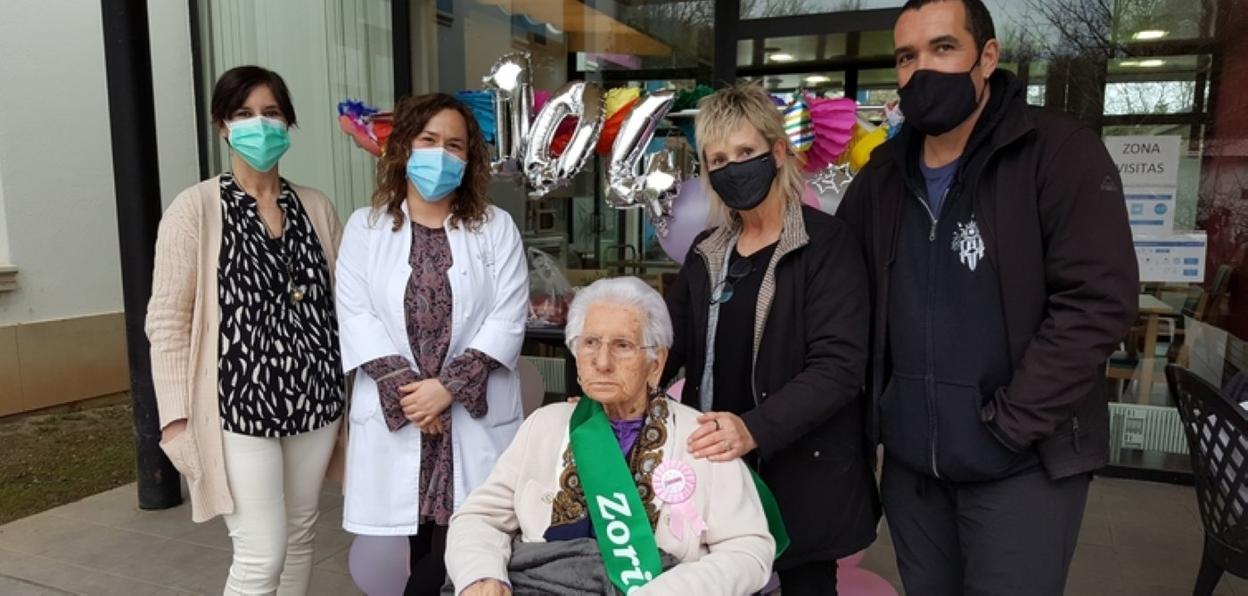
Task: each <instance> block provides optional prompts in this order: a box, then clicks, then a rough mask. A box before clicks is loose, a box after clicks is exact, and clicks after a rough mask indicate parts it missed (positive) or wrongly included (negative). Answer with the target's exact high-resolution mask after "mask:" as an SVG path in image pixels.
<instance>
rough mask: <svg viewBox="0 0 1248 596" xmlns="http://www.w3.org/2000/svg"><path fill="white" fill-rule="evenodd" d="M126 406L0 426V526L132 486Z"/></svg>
mask: <svg viewBox="0 0 1248 596" xmlns="http://www.w3.org/2000/svg"><path fill="white" fill-rule="evenodd" d="M133 425H134V418H133V416H132V415H131V412H130V406H129V405H119V406H108V407H103V408H96V409H92V410H87V411H82V412H71V413H65V414H49V415H45V416H32V417H30V418H26V419H24V420H21V421H17V422H13V423H9V424H0V453H3V456H0V524H4V523H7V522H10V521H13V520H15V519H19V518H22V517H26V516H28V515H32V514H35V513H38V512H40V511H45V510H47V509H51V508H53V507H57V506H59V505H64V504H65V503H72V502H74V501H77V500H79V499H83V498H85V497H88V496H91V495H93V494H96V493H99V492H103V491H106V490H109V489H111V488H116V487H118V486H121V485H123V484H126V483H130V482H134V479H135V469H134V466H135V461H134V457H135V455H134V431H133Z"/></svg>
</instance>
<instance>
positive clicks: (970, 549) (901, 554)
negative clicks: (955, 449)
mask: <svg viewBox="0 0 1248 596" xmlns="http://www.w3.org/2000/svg"><path fill="white" fill-rule="evenodd" d="M1090 481H1091V474H1081V475H1079V476H1074V477H1070V478H1063V479H1061V480H1057V481H1053V480H1050V479H1049V477H1048V475H1047V474H1046V473H1045V472H1044V470H1043V468H1040V467H1036V468H1033V469H1030V470H1027V471H1024V472H1022V473H1020V474H1018V475H1015V476H1012V477H1009V478H1004V479H1001V480H994V481H990V482H983V483H975V484H959V483H951V482H945V481H941V480H937V479H935V478H931V477H930V476H926V475H923V474H919V473H917V472H915V471H913V470H911V469H910V468H908V467H906V466H905V465H904V464H901V463H898V462H895V461H890V460H889V459H888V458H887V457H886V458H885V461H884V472H883V476H882V478H881V479H880V497H881V499H882V501H883V503H884V516H885V518H886V519H887V520H888V527H889V530H890V532H891V533H892V537H893V547H894V548H896V550H897V567H898V569H899V571H900V572H901V582H902V583H903V584H904V585H905V588H906V593H908V594H923V595H924V596H943V595H946V594H947V595H950V596H959V595H962V594H965V595H966V596H979V595H993V596H995V595H998V594H1011V595H1018V596H1026V595H1035V596H1060V595H1061V594H1062V592H1063V589H1064V588H1065V585H1066V573H1067V571H1068V570H1069V569H1070V560H1071V558H1073V557H1074V553H1075V544H1076V542H1077V540H1078V537H1079V526H1080V524H1081V523H1082V522H1083V509H1084V506H1085V505H1086V504H1087V499H1088V484H1089V482H1090Z"/></svg>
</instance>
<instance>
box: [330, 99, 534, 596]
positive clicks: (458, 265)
mask: <svg viewBox="0 0 1248 596" xmlns="http://www.w3.org/2000/svg"><path fill="white" fill-rule="evenodd" d="M489 168H490V165H489V154H488V151H487V149H486V145H485V140H484V138H483V136H482V134H481V130H480V128H479V127H478V126H477V123H476V121H475V120H474V119H473V117H472V113H471V112H470V111H469V110H468V108H467V107H465V106H464V105H463V104H462V103H460V102H459V101H458V100H456V99H455V98H453V97H451V96H449V95H445V94H430V95H422V96H418V97H409V98H405V99H403V100H402V101H400V102H399V104H398V107H397V108H396V109H395V112H394V131H393V132H392V133H391V136H390V138H389V139H388V140H387V142H386V146H385V149H384V153H383V155H382V158H381V161H380V163H379V164H378V168H377V192H376V193H375V194H374V195H373V206H372V207H371V208H364V209H360V210H358V211H356V212H355V213H354V214H352V216H351V219H350V221H348V222H347V226H346V230H345V231H344V234H343V239H342V247H341V249H340V250H339V257H338V266H337V276H338V288H337V310H338V321H339V324H340V325H341V334H340V335H341V341H342V360H343V368H344V370H346V371H348V372H349V371H352V370H354V371H356V373H355V382H354V393H353V395H352V399H351V406H350V412H349V415H348V420H349V424H350V432H349V437H350V440H349V441H348V447H347V470H346V480H345V486H344V491H345V502H344V505H343V527H344V528H346V530H347V531H349V532H353V533H356V534H366V535H398V536H409V541H410V544H411V548H412V554H411V565H412V574H411V577H410V579H409V580H408V585H407V592H406V593H407V594H432V593H436V592H437V590H438V588H440V587H441V585H442V583H443V582H444V579H445V575H446V571H445V567H444V564H443V562H442V559H443V552H444V551H445V545H446V529H447V525H448V523H449V520H450V516H451V513H452V512H453V511H454V509H456V508H457V507H458V506H459V505H460V504H462V503H463V501H464V499H466V498H467V496H468V494H469V493H471V492H472V490H473V489H475V488H476V487H477V486H478V485H479V484H481V483H482V482H483V481H484V480H485V478H486V477H487V476H488V475H489V473H490V471H491V469H492V468H493V467H494V462H495V461H496V460H497V459H498V456H499V454H500V453H501V452H502V451H503V449H504V448H506V447H507V445H508V443H510V442H511V438H512V436H513V435H515V433H516V430H517V429H518V428H519V426H520V422H521V420H522V419H523V414H522V412H521V407H520V382H519V377H518V376H517V374H516V362H517V360H518V359H519V355H520V344H521V343H522V342H523V340H524V321H525V316H526V314H527V309H528V273H527V269H526V265H525V260H524V250H523V248H522V246H521V242H520V232H519V230H517V229H516V225H515V223H514V222H513V221H512V219H511V217H510V216H509V215H508V214H507V213H506V212H505V211H503V210H501V209H499V208H497V207H494V206H493V205H490V203H489V202H488V200H487V199H486V196H485V195H486V187H487V185H488V184H489V178H490V172H489Z"/></svg>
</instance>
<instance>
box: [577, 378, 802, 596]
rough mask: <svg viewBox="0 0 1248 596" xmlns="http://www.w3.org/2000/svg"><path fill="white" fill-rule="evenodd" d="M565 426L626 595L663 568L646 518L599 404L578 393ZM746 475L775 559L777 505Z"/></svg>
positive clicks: (604, 549) (610, 572) (603, 546)
mask: <svg viewBox="0 0 1248 596" xmlns="http://www.w3.org/2000/svg"><path fill="white" fill-rule="evenodd" d="M568 428H569V433H568V435H569V442H570V444H571V447H572V458H573V460H574V461H575V463H576V472H577V475H578V476H579V477H580V480H581V487H582V488H583V490H584V491H585V507H586V509H588V510H589V519H590V522H591V523H592V524H593V525H594V533H595V534H596V535H597V541H598V550H599V552H600V553H601V554H602V561H603V564H604V565H605V566H606V568H607V577H609V578H610V579H611V583H612V584H614V585H615V586H616V587H617V588H619V589H620V591H622V592H624V593H625V594H627V593H628V592H629V591H630V590H633V589H636V588H639V587H641V586H644V585H645V584H646V583H648V582H649V581H650V580H653V579H654V578H656V577H658V576H659V574H660V573H662V572H663V564H662V560H661V559H660V557H659V547H658V544H657V543H655V540H654V531H653V530H652V529H651V528H650V519H649V518H648V517H646V509H645V507H644V505H643V504H642V502H641V497H640V496H638V494H637V485H636V484H635V483H634V481H633V475H632V473H631V472H629V470H628V463H627V462H625V461H624V455H623V453H621V452H620V444H619V442H618V441H617V440H616V438H615V433H614V432H613V431H612V430H611V424H610V423H609V422H608V421H607V414H606V412H604V411H603V409H602V406H601V405H600V404H599V403H598V402H596V401H594V400H592V399H589V398H585V397H582V398H581V399H580V401H578V402H577V404H576V410H574V411H573V412H572V420H571V422H570V424H569V426H568ZM750 474H751V476H752V477H753V478H754V486H755V488H757V489H758V496H759V499H760V500H761V501H762V504H763V513H764V514H765V515H766V517H767V529H768V531H769V532H770V533H771V535H772V538H774V539H775V541H776V558H780V555H781V554H783V553H784V551H785V549H787V548H788V547H789V542H790V541H789V534H788V531H787V530H786V529H785V527H784V520H783V519H782V518H781V517H780V508H779V507H778V506H777V505H776V499H775V497H774V496H773V495H772V494H771V490H770V489H768V488H767V485H766V484H764V483H763V480H762V478H759V476H758V474H757V473H755V472H754V471H753V470H750Z"/></svg>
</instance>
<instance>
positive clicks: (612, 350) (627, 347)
mask: <svg viewBox="0 0 1248 596" xmlns="http://www.w3.org/2000/svg"><path fill="white" fill-rule="evenodd" d="M604 345H605V346H607V353H608V354H610V355H611V358H612V359H613V360H619V361H625V360H632V359H633V358H636V357H637V355H638V354H640V353H641V350H643V349H645V348H651V347H654V346H639V345H637V343H636V342H634V341H632V340H630V339H624V338H622V337H616V338H606V337H598V336H596V335H580V336H577V337H574V338H572V351H573V353H575V354H576V357H577V358H597V357H598V353H599V351H600V350H601V349H602V346H604Z"/></svg>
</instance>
